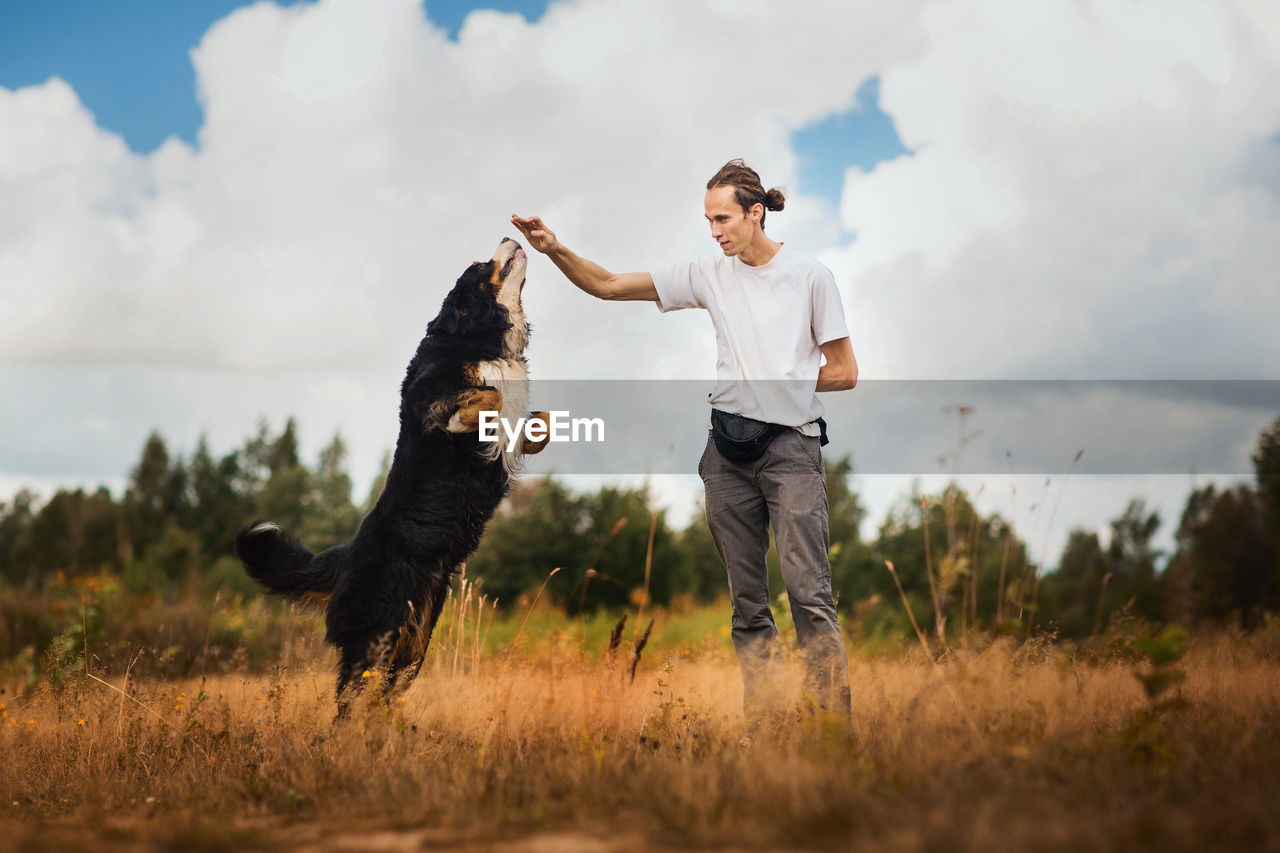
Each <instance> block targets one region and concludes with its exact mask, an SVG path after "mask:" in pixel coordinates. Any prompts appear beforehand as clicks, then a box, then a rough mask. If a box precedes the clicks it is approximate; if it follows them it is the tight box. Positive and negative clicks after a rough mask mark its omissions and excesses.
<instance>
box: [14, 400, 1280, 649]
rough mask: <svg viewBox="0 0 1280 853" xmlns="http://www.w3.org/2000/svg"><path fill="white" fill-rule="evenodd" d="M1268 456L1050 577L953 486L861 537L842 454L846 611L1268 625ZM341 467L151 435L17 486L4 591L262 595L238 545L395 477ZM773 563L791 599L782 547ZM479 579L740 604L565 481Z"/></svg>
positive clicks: (884, 626)
mask: <svg viewBox="0 0 1280 853" xmlns="http://www.w3.org/2000/svg"><path fill="white" fill-rule="evenodd" d="M1253 461H1254V466H1255V473H1256V477H1255V482H1254V483H1252V484H1241V485H1237V486H1235V487H1232V488H1229V489H1225V490H1219V489H1217V488H1216V487H1214V486H1212V485H1210V486H1206V487H1204V488H1201V489H1198V490H1195V491H1193V492H1192V494H1191V495H1190V496H1189V498H1188V500H1187V504H1186V507H1185V509H1184V510H1183V512H1182V516H1181V518H1180V519H1179V520H1178V528H1177V531H1176V535H1175V541H1176V548H1175V551H1174V553H1173V554H1171V555H1163V554H1161V553H1159V552H1158V551H1157V550H1156V548H1155V547H1154V546H1153V539H1154V536H1155V533H1156V532H1157V530H1158V529H1159V527H1160V524H1161V519H1160V518H1159V515H1158V514H1157V513H1156V512H1153V511H1149V510H1148V509H1147V507H1146V505H1145V503H1144V502H1143V501H1142V500H1141V499H1134V500H1133V501H1131V502H1130V504H1129V505H1128V507H1127V508H1126V509H1125V511H1124V512H1123V513H1122V514H1121V516H1119V517H1118V518H1116V519H1114V520H1113V521H1112V522H1111V524H1110V530H1109V531H1108V532H1109V536H1108V537H1107V540H1106V541H1107V544H1106V545H1104V544H1103V539H1102V538H1101V537H1100V536H1099V533H1098V532H1097V531H1089V530H1073V531H1071V532H1070V534H1069V536H1068V541H1067V543H1066V546H1065V548H1064V550H1063V552H1062V554H1061V555H1060V557H1059V559H1058V562H1057V565H1056V567H1055V569H1054V570H1053V571H1046V570H1045V567H1043V566H1040V565H1036V564H1035V563H1033V562H1032V561H1031V560H1030V559H1029V555H1028V551H1027V547H1026V543H1025V540H1024V539H1023V538H1022V537H1021V536H1020V535H1019V534H1018V532H1017V531H1016V530H1015V529H1014V527H1013V525H1012V524H1011V523H1010V522H1009V521H1007V520H1006V519H1004V518H1002V517H1001V516H1000V515H999V514H996V513H992V514H983V513H981V512H980V511H979V510H978V509H977V508H976V506H975V505H974V502H973V498H972V496H970V495H968V494H967V493H966V492H965V491H964V490H963V489H960V488H958V487H957V486H955V485H954V484H953V485H951V486H948V487H947V488H946V489H945V490H944V491H943V492H942V493H940V494H934V495H925V494H919V493H915V492H913V493H912V494H911V495H909V496H906V497H904V498H903V499H902V500H901V501H900V502H899V504H898V505H897V506H895V507H894V508H893V509H892V510H891V511H890V512H889V513H888V514H887V516H886V517H885V519H884V520H883V521H882V522H881V524H880V525H879V527H878V529H877V532H876V535H875V536H874V537H873V538H870V539H864V538H863V536H862V535H861V532H860V530H861V526H862V522H863V520H864V517H865V514H866V511H865V508H864V506H863V504H862V501H861V499H860V496H859V495H858V494H857V492H856V491H855V490H854V489H853V487H852V485H851V483H852V475H853V470H852V465H851V463H850V461H849V459H848V458H844V459H838V460H829V461H828V463H827V492H828V499H829V503H830V533H831V569H832V581H833V588H834V590H835V592H836V594H837V597H838V606H839V608H840V609H841V611H842V612H843V613H845V614H846V617H847V618H850V619H851V622H852V623H853V624H854V625H856V626H857V630H859V631H862V632H882V633H895V634H902V633H905V632H907V631H909V630H912V628H911V624H910V623H911V620H912V619H915V620H916V621H917V623H918V624H919V625H920V628H921V630H924V631H927V632H929V633H936V634H937V636H938V637H939V638H940V639H944V638H945V637H947V636H954V635H955V634H956V633H957V632H965V631H970V630H982V631H992V630H998V631H1010V632H1018V631H1022V632H1026V633H1030V632H1031V631H1033V630H1050V631H1056V632H1058V633H1060V634H1062V635H1065V636H1087V635H1091V634H1098V633H1099V632H1101V631H1103V630H1104V629H1105V628H1106V627H1107V626H1108V625H1109V624H1110V623H1111V622H1112V621H1113V620H1115V619H1116V618H1119V617H1121V616H1126V615H1128V616H1131V617H1134V618H1143V619H1147V620H1151V621H1155V622H1160V621H1176V622H1179V623H1181V624H1188V625H1195V624H1228V623H1234V624H1238V625H1239V626H1240V627H1242V628H1244V629H1245V630H1249V629H1252V628H1256V627H1258V626H1260V625H1262V624H1263V622H1264V620H1265V619H1267V618H1268V616H1269V614H1271V613H1274V612H1276V611H1277V610H1280V419H1278V420H1277V421H1276V422H1275V423H1273V424H1272V425H1271V426H1270V427H1269V428H1267V429H1266V430H1264V431H1263V432H1262V433H1261V434H1260V436H1259V439H1258V444H1257V449H1256V452H1255V453H1254V456H1253ZM345 463H346V448H345V446H344V444H343V442H342V439H341V437H338V436H335V437H334V439H333V440H332V441H331V442H330V443H329V445H328V446H326V447H325V448H324V449H323V450H322V451H321V452H320V454H319V456H318V458H317V459H316V461H315V464H313V465H307V464H305V463H304V462H303V460H302V459H301V458H300V454H299V447H298V439H297V427H296V424H295V422H294V421H293V420H292V419H290V420H289V421H288V422H287V423H286V424H285V426H284V428H283V429H282V430H281V431H280V432H279V433H278V434H273V433H272V431H271V430H270V429H269V428H268V426H267V425H266V424H265V423H263V424H260V425H259V427H258V430H257V432H256V434H254V435H252V436H251V437H250V438H249V439H247V440H246V441H245V442H244V443H243V444H242V445H241V446H240V447H238V448H236V449H234V450H233V451H231V452H229V453H227V454H225V455H222V456H214V455H213V454H212V453H210V451H209V448H208V445H207V442H206V441H205V440H204V439H201V440H200V442H199V443H198V445H197V447H196V449H195V451H194V452H193V453H192V454H191V455H190V456H189V457H183V456H180V455H175V454H174V453H173V452H172V451H171V450H170V448H169V447H168V445H167V443H166V442H165V441H164V439H163V438H162V437H161V436H160V435H159V434H156V433H153V434H152V435H150V436H149V437H148V438H147V440H146V441H145V443H144V445H143V448H142V453H141V456H140V458H139V460H138V462H137V464H136V465H135V466H134V468H133V469H132V472H131V474H130V477H129V481H128V486H127V488H126V490H125V492H124V494H123V496H122V497H119V498H116V497H115V496H113V495H112V494H111V492H110V491H109V490H107V489H106V488H99V489H97V490H96V491H92V492H89V491H86V490H83V489H76V490H67V489H64V490H60V491H58V492H57V493H55V494H54V495H53V496H52V497H50V498H49V499H48V500H46V501H43V502H41V501H40V500H39V499H38V498H37V497H36V496H35V495H34V494H32V493H30V492H20V493H19V494H17V495H16V496H15V497H14V498H13V499H12V500H10V501H7V502H4V503H0V584H2V585H3V586H5V587H8V588H9V589H10V590H29V591H36V590H39V589H41V588H42V587H43V586H44V585H46V584H47V583H49V582H50V581H51V579H53V578H56V577H64V578H65V577H68V576H69V577H76V576H89V575H95V574H107V575H111V576H114V577H117V578H119V579H120V581H121V583H122V584H123V585H124V586H125V587H126V588H127V589H129V590H132V591H135V592H142V593H149V594H160V595H169V596H175V595H193V594H194V595H209V596H212V595H214V594H215V593H223V594H225V595H227V596H232V595H240V596H245V597H249V596H255V595H257V594H259V593H258V590H257V589H256V587H255V586H254V585H253V584H252V582H250V581H249V580H248V579H247V578H246V577H245V576H244V573H243V571H242V570H241V568H240V566H239V563H238V561H237V560H236V559H235V557H234V556H233V555H232V553H231V538H232V536H233V535H234V533H235V532H236V531H237V530H238V529H240V528H241V527H242V526H243V525H245V524H246V523H248V522H250V521H252V520H254V519H263V518H269V519H271V520H273V521H276V522H278V523H280V524H281V525H283V526H284V527H286V528H287V529H289V530H291V531H292V532H293V533H295V534H296V535H297V536H298V537H299V538H300V539H301V540H302V541H303V542H305V543H306V544H307V545H308V547H311V548H312V549H313V550H319V549H322V548H325V547H328V546H330V545H334V544H337V543H340V542H343V541H345V540H347V539H348V538H350V537H351V536H352V535H353V534H354V532H355V530H356V529H357V527H358V525H359V522H360V519H361V517H362V516H363V514H364V512H365V511H367V509H368V508H369V507H370V506H371V504H372V502H373V501H374V500H375V499H376V497H377V494H378V493H379V491H380V489H381V483H380V482H379V483H375V485H374V487H373V490H372V492H371V494H370V495H369V496H368V497H367V498H366V499H365V500H363V501H359V502H358V501H356V500H355V499H354V498H353V494H352V481H351V478H350V476H349V475H348V474H347V472H346V468H345ZM1166 556H1167V557H1168V559H1167V560H1164V559H1163V558H1164V557H1166ZM769 560H770V565H771V574H772V576H773V583H772V587H771V588H772V589H773V590H774V592H775V594H779V593H781V591H782V590H783V586H782V583H781V579H780V574H779V573H778V570H777V556H776V552H774V551H773V550H772V549H771V551H770V555H769ZM1162 564H1163V568H1162ZM890 566H892V571H890ZM555 569H558V570H559V571H554V572H553V570H555ZM467 572H468V576H469V577H470V578H471V579H472V580H480V581H482V583H483V587H482V589H483V592H484V593H485V594H486V595H488V596H489V597H490V599H491V600H492V599H496V600H497V601H498V603H499V606H502V607H507V608H510V607H515V606H521V605H527V604H528V602H529V601H530V599H531V597H532V596H533V595H534V594H539V591H541V592H540V594H541V595H543V596H545V598H546V600H547V601H550V602H552V603H554V604H555V605H557V606H559V607H560V608H562V609H563V610H564V611H565V612H566V613H568V614H576V613H579V612H582V611H592V610H596V609H599V608H610V609H618V608H623V607H628V606H637V605H639V604H640V603H641V602H643V603H645V604H649V603H652V604H654V605H660V606H673V605H674V606H679V605H680V604H681V603H683V602H691V603H696V602H708V601H715V600H717V599H721V598H723V597H724V596H725V594H726V592H727V589H726V585H725V580H724V574H723V569H722V568H721V564H720V561H719V558H718V556H717V555H716V551H715V547H714V544H713V543H712V541H711V536H710V533H709V532H708V530H707V526H706V523H705V521H704V520H703V519H702V518H701V517H700V516H699V515H698V514H695V517H694V518H693V519H692V520H691V521H690V522H689V523H688V524H686V525H684V526H679V527H677V526H674V525H672V524H671V523H670V522H669V521H668V518H667V513H666V511H665V510H663V509H661V508H659V507H657V506H656V503H655V501H654V499H653V497H652V495H650V494H649V492H648V490H647V489H646V488H644V487H640V488H631V487H617V486H605V487H603V488H601V489H599V490H597V491H595V492H590V493H580V492H575V491H573V490H572V489H570V488H568V487H567V486H566V485H564V484H563V483H562V482H560V481H558V480H557V479H555V478H553V477H544V478H526V479H523V480H521V481H520V482H519V483H518V484H517V485H516V486H515V488H514V489H513V490H512V492H511V494H510V495H509V496H508V498H507V499H506V500H505V501H504V502H503V504H502V506H501V507H500V508H499V510H498V513H497V515H496V517H495V518H494V520H493V522H492V523H491V524H490V526H489V528H488V530H487V532H486V534H485V537H484V539H483V541H482V543H481V546H480V548H479V550H478V551H477V552H476V553H475V554H474V555H473V556H472V558H471V559H470V560H469V561H468V566H467Z"/></svg>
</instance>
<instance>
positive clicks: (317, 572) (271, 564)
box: [235, 239, 548, 716]
mask: <svg viewBox="0 0 1280 853" xmlns="http://www.w3.org/2000/svg"><path fill="white" fill-rule="evenodd" d="M525 266H526V257H525V253H524V250H523V249H521V247H520V244H519V243H517V242H516V241H514V240H511V239H504V240H503V241H502V242H501V243H500V244H499V245H498V250H497V252H496V253H495V254H494V256H493V258H492V259H491V260H489V261H485V262H483V263H481V262H477V263H474V264H472V265H471V266H470V267H469V268H468V269H467V271H466V272H464V273H463V274H462V277H461V278H459V279H458V282H457V284H456V285H455V286H454V288H453V290H452V291H451V292H450V293H449V295H448V296H446V297H445V300H444V304H443V305H442V306H441V308H440V314H439V315H438V316H437V317H436V318H435V319H434V320H432V321H431V323H430V324H429V325H428V326H427V334H426V337H424V338H423V339H422V343H421V344H419V345H418V351H417V353H415V354H414V356H413V360H412V361H410V362H409V370H408V372H407V373H406V375H405V378H404V383H403V384H402V385H401V388H400V436H399V438H398V439H397V441H396V452H395V457H394V459H393V461H392V463H391V470H390V471H389V472H388V474H387V483H386V487H385V488H384V489H383V492H382V495H381V497H379V498H378V502H377V504H376V505H375V506H374V507H373V510H372V511H371V512H370V513H369V514H368V516H366V517H365V519H364V520H363V521H362V522H361V523H360V529H359V531H358V532H357V533H356V535H355V538H354V539H352V540H351V541H350V542H348V543H347V544H345V545H338V546H335V547H333V548H330V549H328V550H326V551H322V552H321V553H319V554H313V553H312V552H311V551H309V550H307V548H305V547H304V546H303V545H302V544H301V543H299V542H298V541H297V540H295V539H293V538H292V537H291V536H290V535H289V534H287V533H286V532H285V531H283V530H281V528H280V527H279V525H276V524H274V523H272V522H270V521H262V522H258V523H256V524H254V525H252V526H250V527H248V528H246V529H244V530H242V531H241V532H240V533H239V535H237V536H236V541H235V548H236V554H237V555H238V556H239V557H240V560H241V561H242V562H243V563H244V566H245V570H246V571H247V572H248V573H249V575H250V577H252V578H253V579H254V580H256V581H257V582H258V583H260V584H262V585H263V586H264V587H266V588H267V589H268V590H270V591H271V592H274V593H276V594H278V595H281V596H284V597H285V598H287V599H289V600H291V601H295V602H300V603H304V604H312V605H317V606H319V605H321V604H323V605H324V606H325V626H326V634H325V639H326V640H327V641H328V642H330V643H332V644H333V645H335V646H336V647H337V648H338V651H339V654H340V656H341V662H340V663H339V665H338V687H337V698H338V714H339V716H342V715H344V714H345V713H346V710H347V706H348V704H349V702H350V701H351V696H352V693H353V691H354V690H356V689H358V688H359V687H360V684H361V681H362V679H363V678H364V677H366V676H365V674H366V673H370V674H373V673H378V674H379V675H381V676H382V677H384V678H385V682H384V683H385V687H386V689H387V690H390V689H393V688H395V687H396V686H397V684H399V685H400V686H402V687H403V686H405V685H407V684H408V683H409V682H411V681H412V680H413V679H414V678H415V677H417V675H418V670H419V669H421V668H422V660H423V656H424V655H425V654H426V650H427V643H429V642H430V640H431V632H432V630H433V629H434V628H435V624H436V619H437V618H439V616H440V610H441V608H442V607H443V605H444V600H445V596H446V594H447V593H448V590H449V582H450V580H451V579H452V577H453V575H454V574H455V573H456V572H457V571H458V567H459V566H460V565H461V564H462V562H463V561H464V560H465V559H466V558H467V557H468V556H469V555H470V554H471V553H472V552H473V551H474V550H475V549H476V546H477V545H478V544H479V543H480V535H481V534H482V533H483V532H484V527H485V525H486V524H487V523H488V522H489V519H490V518H492V517H493V513H494V511H495V510H496V509H497V506H498V502H499V501H501V500H502V498H503V496H504V495H506V493H507V490H508V489H509V488H510V484H511V477H512V473H513V470H514V469H515V467H516V466H517V465H518V464H519V461H520V458H521V456H522V455H523V454H526V453H537V452H538V451H540V450H541V449H542V448H543V447H544V446H545V444H546V440H545V439H544V440H542V441H540V442H537V443H534V442H529V441H523V440H522V442H521V443H520V444H519V445H518V446H516V447H515V448H513V449H511V450H507V449H506V443H505V442H503V441H501V440H499V441H496V442H481V441H480V440H479V435H478V427H479V418H480V412H482V411H495V412H500V413H501V415H502V417H504V418H507V419H508V420H509V421H510V422H512V423H514V422H515V420H516V418H518V417H523V416H525V414H526V412H527V409H526V404H527V397H528V389H529V380H528V367H527V362H526V361H525V355H524V351H525V347H526V346H527V345H528V342H529V324H528V323H527V322H526V320H525V317H524V308H523V307H522V305H521V302H520V293H521V290H522V289H523V288H524V279H525ZM533 417H535V418H539V419H541V420H542V421H543V422H544V425H547V420H548V419H547V416H546V413H544V412H536V413H534V415H533Z"/></svg>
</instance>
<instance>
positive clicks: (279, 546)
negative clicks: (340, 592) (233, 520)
mask: <svg viewBox="0 0 1280 853" xmlns="http://www.w3.org/2000/svg"><path fill="white" fill-rule="evenodd" d="M236 556H237V557H239V558H240V562H242V563H244V568H245V571H246V572H248V574H249V577H251V578H253V579H254V580H256V581H257V582H258V583H260V584H262V585H263V586H264V587H266V588H267V589H268V590H270V591H271V592H274V593H276V594H277V595H281V596H284V597H285V598H287V599H289V600H290V601H296V602H301V603H303V604H317V603H319V602H320V601H322V600H323V599H324V598H325V597H327V596H328V595H329V594H330V593H332V592H333V587H334V584H335V583H336V582H337V579H338V578H337V571H336V569H337V562H336V561H334V560H318V559H316V555H315V554H313V553H311V551H310V550H308V549H307V547H306V546H305V545H303V544H302V543H301V542H299V541H298V540H297V539H294V538H293V537H292V536H290V535H289V534H288V533H286V532H285V531H284V530H283V529H282V528H281V527H280V525H278V524H276V523H274V522H271V521H258V522H255V523H253V524H251V525H249V526H248V527H246V528H245V529H244V530H241V531H240V532H239V533H238V534H237V535H236Z"/></svg>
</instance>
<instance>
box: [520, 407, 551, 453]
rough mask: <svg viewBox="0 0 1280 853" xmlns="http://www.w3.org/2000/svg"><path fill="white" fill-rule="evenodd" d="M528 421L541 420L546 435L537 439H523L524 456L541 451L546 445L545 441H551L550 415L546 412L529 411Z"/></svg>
mask: <svg viewBox="0 0 1280 853" xmlns="http://www.w3.org/2000/svg"><path fill="white" fill-rule="evenodd" d="M529 420H530V421H542V423H543V426H545V427H546V428H547V432H546V436H545V437H544V438H541V439H539V440H538V441H529V440H528V439H527V438H526V439H524V440H523V441H524V447H523V448H522V452H523V453H524V454H525V455H526V456H532V455H533V454H535V453H541V452H542V449H543V448H544V447H546V446H547V442H549V441H551V415H549V414H547V413H546V412H530V413H529Z"/></svg>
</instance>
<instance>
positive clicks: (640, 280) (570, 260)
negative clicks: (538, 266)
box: [511, 213, 658, 302]
mask: <svg viewBox="0 0 1280 853" xmlns="http://www.w3.org/2000/svg"><path fill="white" fill-rule="evenodd" d="M511 224H512V225H514V226H515V227H517V228H519V229H520V233H521V234H523V235H524V237H525V239H526V240H528V241H529V245H530V246H532V247H533V248H535V249H537V250H538V251H539V252H541V253H542V254H544V255H546V256H547V257H549V258H551V262H552V263H553V264H555V265H556V266H557V267H558V268H559V269H560V272H562V273H564V275H565V278H567V279H569V281H571V282H573V283H574V284H575V285H577V286H578V287H579V288H580V289H581V290H583V291H584V292H586V293H590V294H591V295H592V296H594V297H596V298H597V299H610V300H623V299H647V300H648V301H650V302H657V301H658V291H657V290H655V289H654V286H653V277H652V276H651V275H649V274H648V273H647V272H627V273H622V274H621V275H614V274H613V273H611V272H609V271H608V270H607V269H605V268H604V267H602V266H600V265H599V264H597V263H595V262H594V261H588V260H587V259H586V258H580V257H578V256H577V255H575V254H574V253H573V252H571V251H569V250H568V249H567V248H565V246H564V245H563V244H562V243H561V242H560V241H559V240H557V239H556V235H555V232H554V231H552V230H551V229H550V228H548V227H547V226H545V225H543V224H542V220H541V219H539V218H538V217H536V216H530V217H528V218H527V219H526V218H524V217H521V216H516V215H515V214H514V213H513V214H511Z"/></svg>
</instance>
